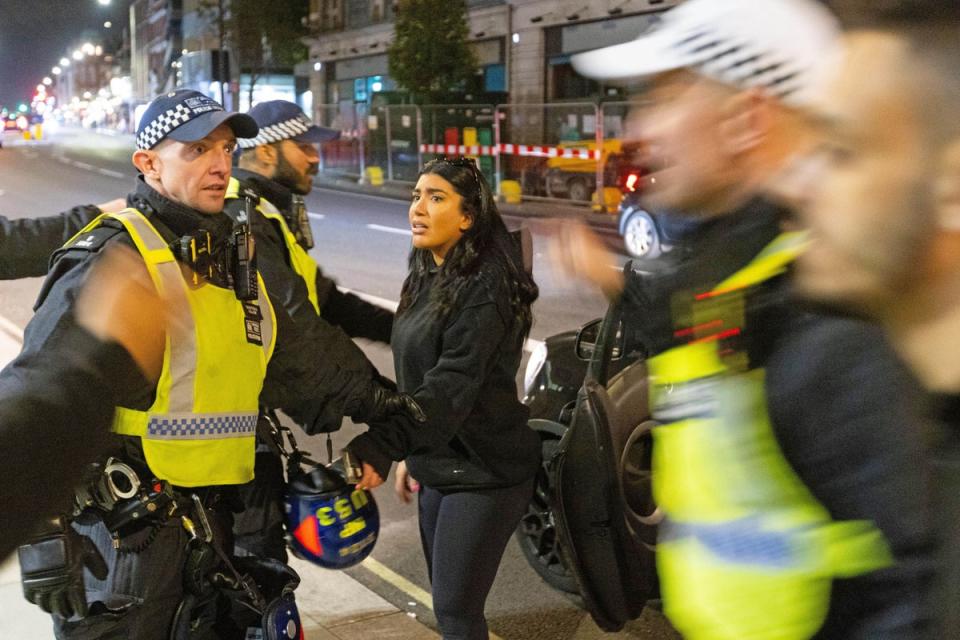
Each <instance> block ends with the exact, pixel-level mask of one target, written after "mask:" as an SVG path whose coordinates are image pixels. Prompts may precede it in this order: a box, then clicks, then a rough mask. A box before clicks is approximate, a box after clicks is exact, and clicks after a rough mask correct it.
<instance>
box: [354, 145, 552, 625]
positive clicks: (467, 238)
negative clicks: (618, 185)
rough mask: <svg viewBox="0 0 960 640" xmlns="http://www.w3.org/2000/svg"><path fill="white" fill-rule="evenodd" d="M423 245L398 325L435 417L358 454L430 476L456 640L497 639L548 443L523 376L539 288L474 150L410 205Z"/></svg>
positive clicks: (437, 558)
mask: <svg viewBox="0 0 960 640" xmlns="http://www.w3.org/2000/svg"><path fill="white" fill-rule="evenodd" d="M409 218H410V227H411V229H412V231H413V250H412V251H411V254H410V273H409V275H408V276H407V279H406V281H405V282H404V284H403V291H402V294H401V297H400V307H399V309H397V315H396V319H395V320H394V324H393V335H392V338H391V345H392V347H393V354H394V364H395V367H396V374H397V384H398V385H399V387H400V389H401V390H403V391H405V392H407V393H409V394H411V395H412V396H413V397H414V398H415V399H416V401H417V402H418V403H419V404H420V406H421V407H422V408H423V410H424V413H425V415H426V421H425V422H424V423H421V424H415V423H413V422H411V421H409V420H401V419H397V420H391V421H390V422H387V423H378V424H374V425H372V426H371V428H370V430H369V431H367V432H366V433H364V434H362V435H360V436H358V437H357V438H355V439H354V440H353V441H352V442H351V443H350V445H349V446H348V449H349V450H350V452H351V453H352V454H354V455H355V456H356V457H357V458H359V459H360V460H361V461H363V465H362V466H363V478H362V480H361V481H360V483H359V484H360V486H363V487H365V488H371V487H373V486H377V485H379V484H381V483H382V482H383V478H385V477H386V476H387V473H388V472H389V469H390V462H391V460H396V461H402V462H401V463H400V465H399V466H398V470H397V492H398V494H399V495H400V497H401V499H402V500H403V501H404V502H409V500H410V490H411V489H410V486H411V484H413V482H412V478H411V476H412V477H415V478H416V479H417V481H419V484H420V489H419V515H420V537H421V542H422V544H423V552H424V555H425V556H426V560H427V568H428V571H429V575H430V581H431V585H432V591H433V604H434V612H435V614H436V617H437V622H438V624H439V626H440V631H441V633H442V634H443V637H444V638H447V639H453V638H456V639H463V640H474V639H479V638H483V639H484V640H485V639H486V638H487V623H486V619H485V618H484V615H483V609H484V603H485V602H486V599H487V594H488V593H489V591H490V588H491V586H492V585H493V580H494V577H495V576H496V573H497V567H498V566H499V564H500V559H501V557H502V556H503V551H504V549H505V548H506V545H507V542H508V541H509V539H510V534H511V533H512V532H513V530H514V529H515V528H516V526H517V524H518V523H519V521H520V517H521V516H522V515H523V512H524V509H525V507H526V504H527V502H528V501H529V499H530V496H531V495H532V492H533V477H534V475H535V473H536V471H537V469H538V467H539V464H540V442H539V438H538V437H537V436H536V434H535V433H534V432H533V431H531V430H530V429H529V428H528V427H527V415H528V411H527V408H526V406H525V405H523V404H522V403H521V402H519V400H518V399H517V387H516V376H517V369H518V368H519V366H520V358H521V355H522V350H523V342H524V339H525V338H526V336H527V333H528V332H529V331H530V324H531V320H532V314H531V311H530V305H531V304H532V303H533V301H534V300H536V298H537V295H538V289H537V285H536V284H535V283H534V281H533V279H532V277H531V276H530V274H528V273H527V272H526V271H525V270H524V267H523V260H522V257H521V251H520V247H519V244H518V243H517V242H516V241H515V240H514V238H513V237H512V236H511V235H510V233H509V232H508V231H507V228H506V226H505V225H504V223H503V219H502V218H501V217H500V214H499V212H498V211H497V206H496V203H495V202H494V199H493V195H492V193H491V191H490V187H489V185H488V184H487V182H486V180H485V179H484V177H483V175H482V174H481V173H480V171H479V170H478V169H477V167H476V165H475V164H474V163H473V162H472V161H470V160H467V159H456V160H450V159H446V158H445V159H439V160H434V161H432V162H430V163H428V164H427V165H426V166H425V167H424V168H423V170H422V171H421V173H420V176H419V179H418V181H417V185H416V187H415V188H414V190H413V199H412V201H411V203H410V211H409Z"/></svg>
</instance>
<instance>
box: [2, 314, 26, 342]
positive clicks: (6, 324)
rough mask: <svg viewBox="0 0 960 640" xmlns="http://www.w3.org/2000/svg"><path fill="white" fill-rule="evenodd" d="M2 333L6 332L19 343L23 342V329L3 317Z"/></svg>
mask: <svg viewBox="0 0 960 640" xmlns="http://www.w3.org/2000/svg"><path fill="white" fill-rule="evenodd" d="M0 331H5V332H7V333H9V334H10V336H11V337H13V338H15V339H17V340H18V341H19V342H23V329H21V328H20V327H19V326H17V325H16V324H15V323H14V322H13V321H12V320H9V319H7V318H5V317H3V316H0Z"/></svg>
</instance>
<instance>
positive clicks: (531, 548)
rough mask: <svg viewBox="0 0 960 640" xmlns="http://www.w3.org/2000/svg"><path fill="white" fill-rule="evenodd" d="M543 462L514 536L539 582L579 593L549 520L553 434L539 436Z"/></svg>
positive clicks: (556, 442) (551, 490) (553, 524)
mask: <svg viewBox="0 0 960 640" xmlns="http://www.w3.org/2000/svg"><path fill="white" fill-rule="evenodd" d="M540 439H541V451H542V454H543V462H542V464H541V467H540V471H538V472H537V477H536V480H535V484H534V490H533V498H532V499H531V500H530V503H529V504H528V505H527V511H526V513H524V514H523V518H521V519H520V524H519V525H517V531H516V537H517V542H519V543H520V549H521V550H522V551H523V555H524V557H525V558H526V559H527V562H528V563H529V564H530V566H531V567H533V570H534V571H536V572H537V574H538V575H539V576H540V577H541V578H543V580H544V581H545V582H546V583H547V584H549V585H550V586H551V587H553V588H554V589H558V590H560V591H564V592H566V593H579V589H577V581H576V578H574V577H573V573H571V571H570V569H569V568H567V565H566V564H564V561H563V555H562V554H561V552H560V540H559V538H558V536H557V527H556V524H555V522H554V519H553V510H552V506H551V498H552V495H553V485H552V474H551V473H550V464H551V460H552V459H553V455H554V454H555V453H556V451H557V448H558V447H559V445H560V439H559V438H557V437H556V436H554V435H553V434H548V433H542V432H541V433H540Z"/></svg>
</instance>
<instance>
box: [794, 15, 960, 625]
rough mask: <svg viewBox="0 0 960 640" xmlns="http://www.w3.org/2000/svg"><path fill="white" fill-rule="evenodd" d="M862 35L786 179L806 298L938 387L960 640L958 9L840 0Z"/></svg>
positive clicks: (851, 35)
mask: <svg viewBox="0 0 960 640" xmlns="http://www.w3.org/2000/svg"><path fill="white" fill-rule="evenodd" d="M832 4H833V5H834V7H835V9H836V11H837V12H838V14H839V15H840V17H841V18H842V19H843V20H844V21H845V22H847V23H848V25H849V26H850V27H851V28H852V29H851V30H850V31H849V32H848V33H847V35H846V55H845V57H844V59H843V61H842V64H839V65H838V67H837V69H836V73H835V75H834V77H833V79H832V81H831V82H829V83H828V84H827V86H826V88H825V90H824V91H823V92H822V94H821V95H819V96H818V97H817V99H815V100H812V101H811V103H810V105H809V111H808V113H809V114H810V116H811V120H812V121H813V122H815V123H816V124H817V125H818V126H819V127H820V129H821V132H822V134H823V137H822V139H821V142H820V144H818V145H816V146H815V147H812V148H811V150H810V152H809V153H807V154H805V155H804V156H803V157H802V158H801V159H800V160H799V161H798V162H796V163H794V164H793V165H792V166H791V168H790V170H789V171H788V172H787V173H786V175H785V176H784V180H782V181H781V182H779V183H778V187H779V189H778V191H779V192H780V193H781V195H785V196H787V197H788V198H789V199H790V200H791V201H792V202H793V204H794V205H795V206H796V208H797V209H798V211H799V212H800V213H801V217H802V219H803V221H804V222H805V223H806V224H807V225H809V226H810V228H811V230H812V233H813V236H814V239H815V243H814V244H812V245H811V247H810V250H809V251H807V252H806V253H805V254H804V255H803V256H801V258H800V260H799V262H798V266H797V275H798V283H799V285H800V287H801V288H802V291H803V293H804V294H805V295H807V296H809V297H812V298H816V299H819V300H821V301H823V302H825V303H827V304H831V305H835V306H839V307H842V308H848V309H852V310H855V311H857V312H860V313H865V314H867V315H869V316H870V317H872V318H875V319H877V320H878V321H879V322H880V323H881V324H882V325H883V326H884V327H885V328H886V329H887V331H888V333H889V335H890V338H891V341H892V342H893V344H894V346H895V348H896V349H897V350H898V351H899V353H900V354H901V355H902V356H903V357H904V359H905V360H906V362H907V363H908V364H909V365H910V367H911V368H912V369H913V371H914V372H915V373H916V374H917V375H918V376H919V378H920V380H921V382H922V383H923V385H924V386H925V387H926V388H927V390H928V391H929V392H930V396H931V400H932V409H933V411H934V414H935V416H936V417H937V418H938V419H939V420H938V421H939V422H940V423H941V426H942V430H941V431H940V432H939V433H937V434H935V440H934V442H933V444H932V446H931V455H932V459H933V471H934V476H933V477H934V482H933V488H934V491H933V497H934V501H935V502H934V513H935V514H936V518H937V520H936V526H937V534H938V536H939V543H940V545H941V548H942V553H941V555H940V559H939V562H938V580H937V582H938V587H937V590H936V599H935V601H934V602H935V607H936V613H937V615H938V617H939V618H940V625H941V626H940V627H939V629H938V631H937V632H936V633H935V634H934V637H937V638H957V637H960V340H958V334H960V3H958V2H957V1H956V0H900V1H898V2H889V1H883V0H880V1H870V2H866V1H863V0H859V1H855V0H833V3H832Z"/></svg>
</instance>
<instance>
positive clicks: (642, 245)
mask: <svg viewBox="0 0 960 640" xmlns="http://www.w3.org/2000/svg"><path fill="white" fill-rule="evenodd" d="M627 180H628V181H629V180H630V178H629V176H628V178H627ZM697 224H698V222H697V220H696V219H695V218H692V217H690V216H682V215H678V214H675V213H668V212H662V211H661V212H654V211H651V210H649V209H647V208H646V207H644V206H643V204H642V203H641V201H640V196H639V193H636V192H628V193H627V195H625V196H624V198H623V200H622V201H621V202H620V211H619V220H618V222H617V229H618V230H619V232H620V237H621V238H623V248H624V249H626V251H627V254H628V255H630V256H631V257H632V258H634V259H636V260H642V261H649V260H655V259H657V258H660V257H661V256H663V255H664V254H667V253H670V252H672V251H673V250H674V248H675V247H676V246H678V245H679V244H681V243H682V241H683V239H684V237H685V236H686V235H687V234H689V233H690V231H692V230H693V229H695V228H696V226H697Z"/></svg>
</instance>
